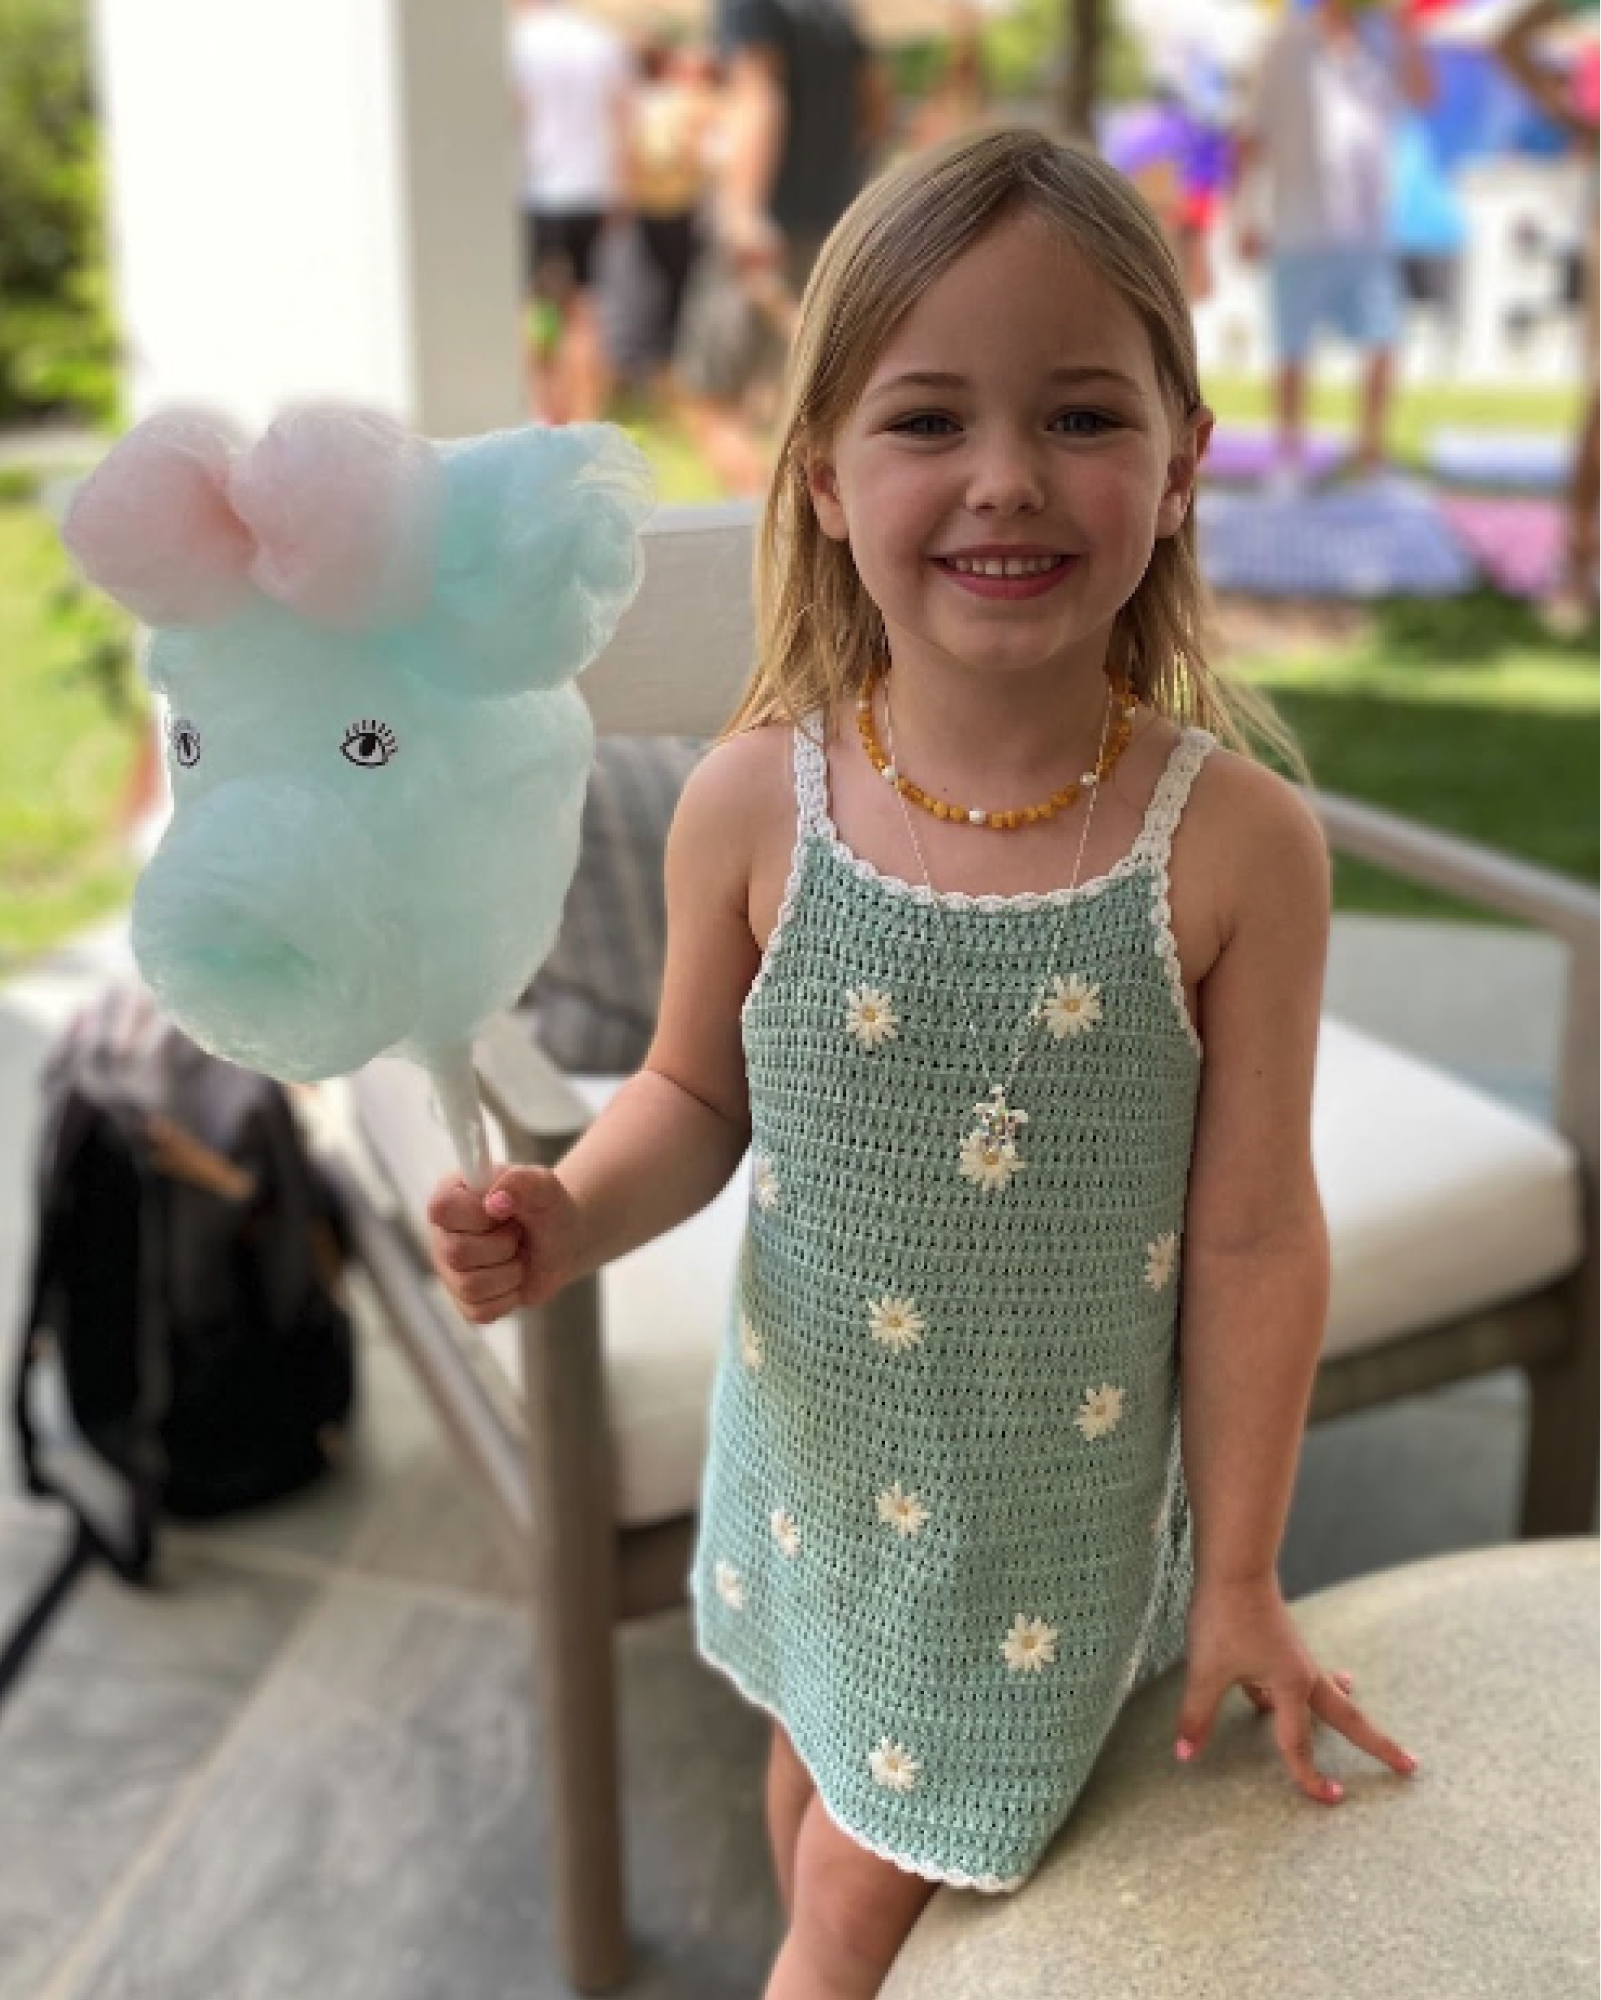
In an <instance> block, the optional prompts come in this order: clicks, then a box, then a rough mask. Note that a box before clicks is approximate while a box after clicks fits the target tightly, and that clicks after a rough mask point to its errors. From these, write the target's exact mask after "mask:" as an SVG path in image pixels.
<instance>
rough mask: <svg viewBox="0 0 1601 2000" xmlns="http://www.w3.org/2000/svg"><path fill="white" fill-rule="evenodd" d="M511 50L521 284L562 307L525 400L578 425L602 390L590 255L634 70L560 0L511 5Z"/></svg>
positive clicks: (603, 360)
mask: <svg viewBox="0 0 1601 2000" xmlns="http://www.w3.org/2000/svg"><path fill="white" fill-rule="evenodd" d="M510 57H511V71H512V83H513V88H514V90H515V93H516V99H517V112H518V124H519V129H520V132H521V138H522V155H523V215H524V225H525V231H526V241H527V271H528V283H529V288H530V293H531V297H532V299H533V300H535V301H537V300H539V299H545V300H550V301H553V302H555V303H556V304H557V306H558V308H559V312H560V326H559V331H558V333H557V336H556V340H555V344H554V350H553V352H552V354H551V355H550V358H549V363H548V366H545V367H541V366H540V362H539V354H538V346H539V343H538V340H537V338H534V339H532V340H531V344H530V356H529V373H530V386H531V391H532V398H533V402H534V408H535V413H536V414H537V415H540V416H543V417H545V418H547V419H548V420H549V421H551V422H553V423H564V422H572V423H583V422H587V421H589V420H591V419H594V418H598V417H600V416H602V415H603V414H604V412H605V408H606V402H607V398H608V397H609V395H610V392H611V365H610V362H609V359H608V357H607V353H606V345H605V340H604V337H603V334H602V328H601V323H600V315H599V313H598V311H597V310H596V305H595V298H594V284H595V276H596V252H597V249H598V247H599V244H600V240H601V236H602V234H603V232H604V231H605V230H606V228H607V227H608V226H609V225H611V224H614V223H616V222H618V221H620V220H621V218H622V210H623V191H624V184H625V172H626V146H627V131H628V122H629V115H630V104H629V99H630V82H631V75H632V65H631V63H630V61H629V57H628V53H627V51H626V49H625V48H624V46H623V44H622V43H621V42H620V41H619V40H618V38H617V37H616V36H615V35H614V34H612V32H611V31H610V30H609V29H608V28H605V27H603V26H602V25H601V23H600V22H598V21H594V20H591V19H589V18H588V17H586V16H585V15H583V14H581V13H579V12H578V11H577V10H576V9H575V8H573V7H571V6H569V5H567V0H519V4H518V9H517V13H516V16H515V18H514V20H513V22H512V28H511V48H510Z"/></svg>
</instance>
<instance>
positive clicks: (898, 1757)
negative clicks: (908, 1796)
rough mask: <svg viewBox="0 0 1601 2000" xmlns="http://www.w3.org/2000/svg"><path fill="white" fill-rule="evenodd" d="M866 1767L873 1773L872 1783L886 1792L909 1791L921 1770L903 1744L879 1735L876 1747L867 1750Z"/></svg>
mask: <svg viewBox="0 0 1601 2000" xmlns="http://www.w3.org/2000/svg"><path fill="white" fill-rule="evenodd" d="M867 1768H868V1769H869V1770H870V1771H871V1772H872V1774H873V1783H874V1784H875V1785H882V1786H883V1787H884V1789H885V1790H886V1791H888V1792H909V1791H910V1790H911V1789H912V1787H913V1785H915V1784H916V1783H917V1779H918V1773H919V1772H920V1771H921V1770H922V1766H921V1765H920V1764H919V1763H918V1761H917V1759H916V1758H915V1757H914V1756H913V1755H912V1753H911V1752H910V1751H909V1750H908V1749H907V1748H906V1747H905V1745H904V1744H901V1743H891V1741H890V1740H889V1738H888V1737H887V1736H881V1737H880V1738H879V1741H878V1748H877V1749H876V1750H872V1751H869V1753H868V1757H867Z"/></svg>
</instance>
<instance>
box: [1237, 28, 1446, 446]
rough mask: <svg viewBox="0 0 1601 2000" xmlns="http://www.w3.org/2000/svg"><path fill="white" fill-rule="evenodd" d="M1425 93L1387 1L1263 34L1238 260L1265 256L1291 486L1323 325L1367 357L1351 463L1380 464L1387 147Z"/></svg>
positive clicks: (1387, 278)
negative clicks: (1264, 197) (1263, 212)
mask: <svg viewBox="0 0 1601 2000" xmlns="http://www.w3.org/2000/svg"><path fill="white" fill-rule="evenodd" d="M1432 95H1433V83H1432V79H1431V77H1430V75H1429V72H1428V68H1427V65H1426V63H1425V60H1424V57H1423V52H1422V49H1421V46H1420V44H1419V42H1418V40H1417V37H1416V34H1415V31H1414V30H1413V28H1412V27H1411V25H1410V22H1409V20H1408V17H1407V15H1406V13H1405V11H1404V9H1403V8H1402V7H1401V6H1400V5H1393V6H1392V5H1390V4H1387V0H1368V4H1366V5H1364V4H1362V0H1315V4H1314V5H1312V6H1311V7H1310V8H1307V9H1305V10H1303V11H1300V12H1297V13H1294V14H1292V15H1290V16H1289V17H1288V18H1287V19H1286V20H1284V21H1283V22H1282V23H1281V25H1280V26H1279V27H1278V29H1277V30H1276V31H1275V33H1274V34H1273V36H1272V37H1271V38H1270V40H1269V42H1268V45H1267V48H1266V50H1265V53H1264V56H1263V60H1262V63H1261V66H1260V69H1259V71H1258V73H1257V76H1256V79H1255V85H1254V88H1253V91H1252V93H1251V97H1250V101H1249V104H1248V106H1247V110H1246V114H1245V120H1244V128H1243V131H1242V133H1241V137H1240V145H1239V149H1238V173H1237V179H1236V230H1237V234H1238V237H1239V244H1240V249H1241V251H1242V253H1243V254H1244V255H1245V256H1246V257H1250V258H1255V257H1259V256H1261V255H1262V254H1263V252H1264V251H1265V252H1266V254H1267V258H1268V266H1269V298H1270V302H1271V311H1272V325H1273V339H1274V346H1275V350H1276V360H1277V370H1276V376H1275V395H1274V402H1275V414H1276V419H1277V426H1278V438H1279V463H1280V479H1281V480H1282V481H1283V482H1284V483H1286V484H1290V485H1293V484H1296V483H1298V482H1299V481H1300V478H1301V476H1302V475H1301V466H1302V452H1303V446H1304V437H1305V416H1306V393H1307V380H1308V372H1309V366H1310V360H1311V355H1312V350H1313V346H1314V344H1315V342H1316V339H1317V336H1318V335H1319V334H1320V333H1323V332H1331V333H1334V334H1337V335H1339V336H1340V337H1341V338H1343V339H1345V340H1347V341H1349V342H1350V343H1351V344H1352V345H1353V346H1355V347H1358V348H1360V349H1361V350H1362V353H1363V355H1364V357H1365V365H1364V369H1363V385H1362V399H1361V411H1360V417H1359V422H1358V429H1357V436H1356V441H1355V448H1354V466H1355V470H1356V471H1357V472H1358V473H1360V474H1378V473H1381V472H1382V471H1383V469H1384V467H1385V464H1386V458H1387V436H1388V427H1389V412H1390V401H1391V392H1392V387H1393V358H1394V349H1395V343H1396V338H1397V336H1398V334H1399V332H1400V325H1401V296H1402V295H1401V279H1400V268H1399V260H1398V257H1397V254H1396V249H1395V246H1394V243H1393V242H1392V239H1391V187H1390V163H1391V154H1392V150H1393V146H1394V142H1395V137H1396V133H1397V130H1398V128H1399V126H1400V124H1401V121H1402V119H1403V117H1404V115H1405V113H1406V109H1407V106H1408V105H1413V106H1417V107H1419V108H1421V107H1423V106H1426V105H1427V104H1428V103H1429V102H1430V100H1431V98H1432ZM1263 182H1265V183H1266V190H1267V196H1268V203H1267V206H1268V210H1269V212H1268V215H1267V218H1266V219H1265V221H1264V219H1263V218H1262V216H1261V215H1260V213H1259V211H1260V208H1261V207H1262V205H1263V203H1262V184H1263Z"/></svg>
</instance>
